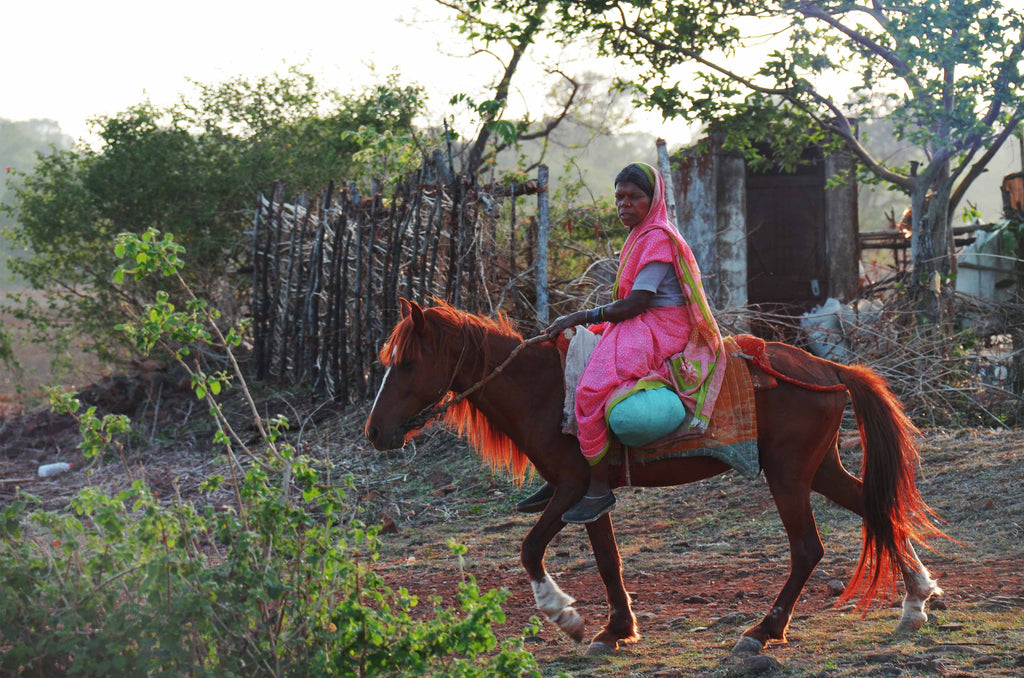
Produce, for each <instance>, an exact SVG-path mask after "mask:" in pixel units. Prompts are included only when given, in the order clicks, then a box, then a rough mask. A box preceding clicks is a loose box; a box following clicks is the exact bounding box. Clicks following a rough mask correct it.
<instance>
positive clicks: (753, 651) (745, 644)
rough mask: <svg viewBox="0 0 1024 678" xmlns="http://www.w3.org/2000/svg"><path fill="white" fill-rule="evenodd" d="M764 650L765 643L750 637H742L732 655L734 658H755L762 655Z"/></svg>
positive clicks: (733, 648) (734, 646)
mask: <svg viewBox="0 0 1024 678" xmlns="http://www.w3.org/2000/svg"><path fill="white" fill-rule="evenodd" d="M763 649H764V643H762V642H761V641H760V640H758V639H757V638H751V637H750V636H740V639H739V640H737V641H736V644H735V645H733V647H732V652H730V653H729V654H731V655H732V656H733V657H753V656H754V655H757V654H761V650H763Z"/></svg>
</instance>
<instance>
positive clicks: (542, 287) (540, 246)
mask: <svg viewBox="0 0 1024 678" xmlns="http://www.w3.org/2000/svg"><path fill="white" fill-rule="evenodd" d="M550 233H551V207H550V204H549V202H548V166H547V165H540V166H539V167H538V168H537V258H536V259H535V260H534V269H535V271H536V289H537V322H539V323H540V325H541V327H547V324H548V238H549V236H550Z"/></svg>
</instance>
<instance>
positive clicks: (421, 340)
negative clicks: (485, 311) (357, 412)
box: [364, 299, 452, 450]
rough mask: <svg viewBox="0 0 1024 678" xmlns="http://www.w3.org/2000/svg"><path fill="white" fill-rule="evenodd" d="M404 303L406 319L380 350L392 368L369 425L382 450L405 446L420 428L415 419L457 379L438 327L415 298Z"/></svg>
mask: <svg viewBox="0 0 1024 678" xmlns="http://www.w3.org/2000/svg"><path fill="white" fill-rule="evenodd" d="M401 304H402V319H401V320H400V321H399V322H398V324H397V325H395V328H394V329H393V330H392V331H391V336H390V337H389V338H388V340H387V341H386V342H385V343H384V347H383V348H382V349H381V351H380V360H381V362H382V363H383V364H384V366H385V367H386V368H387V372H385V374H384V379H383V381H382V382H381V385H380V391H378V392H377V397H376V399H375V400H374V401H373V409H372V410H370V416H369V417H368V418H367V420H366V427H365V429H364V431H365V433H366V437H367V438H369V440H370V442H371V443H373V446H374V447H375V448H377V449H378V450H392V449H395V448H398V447H402V445H404V444H405V442H406V440H408V438H410V437H412V435H413V434H415V432H416V426H414V425H410V424H409V421H410V419H411V418H413V417H414V416H415V415H416V414H418V413H419V412H420V411H422V410H423V409H424V408H426V407H429V406H430V405H433V404H434V403H437V402H438V401H439V400H441V399H442V398H443V397H444V395H445V394H446V393H447V392H448V391H449V390H450V388H451V385H452V384H451V381H452V367H451V366H450V365H449V361H448V360H447V359H446V358H445V356H444V355H443V353H444V344H445V342H444V341H443V339H441V338H440V337H439V336H438V334H439V333H438V331H437V328H434V327H432V326H431V323H429V322H428V319H427V317H426V315H425V314H424V312H423V309H421V308H420V307H419V306H418V305H417V304H416V303H415V302H413V301H407V300H405V299H402V300H401Z"/></svg>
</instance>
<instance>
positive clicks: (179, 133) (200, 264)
mask: <svg viewBox="0 0 1024 678" xmlns="http://www.w3.org/2000/svg"><path fill="white" fill-rule="evenodd" d="M196 89H197V95H196V96H195V97H194V98H192V99H184V100H182V101H181V102H180V103H179V104H177V105H175V106H171V107H168V108H158V107H155V106H153V105H151V104H149V103H141V104H138V105H136V106H133V107H131V108H129V109H127V110H125V111H123V112H121V113H118V114H116V115H114V116H111V117H107V118H101V119H99V120H97V121H95V122H94V124H95V125H96V127H97V128H98V131H99V136H100V138H101V144H100V147H99V148H98V149H93V148H89V147H81V146H76V147H72V148H70V149H65V150H61V151H58V152H56V153H53V154H52V155H49V156H47V157H44V158H41V159H40V160H39V162H38V164H37V165H36V167H35V169H34V171H33V172H32V173H31V174H24V175H22V176H21V179H22V180H23V181H22V182H21V183H20V184H19V185H16V186H15V188H14V201H13V202H14V204H13V205H11V206H9V207H7V208H6V210H7V212H8V213H9V215H10V216H11V217H12V219H13V221H14V222H15V225H14V226H13V227H12V228H11V229H9V230H10V233H11V235H12V236H13V237H14V238H15V239H16V241H17V242H18V243H19V244H20V245H22V246H24V247H26V248H27V249H28V251H29V253H30V254H29V256H27V257H26V258H24V259H21V260H17V261H14V262H12V267H13V269H14V270H15V272H16V273H18V274H20V275H21V276H22V277H23V278H24V279H25V280H26V281H28V283H29V284H30V285H31V286H32V287H34V288H35V289H39V290H45V291H46V292H47V297H48V300H49V306H50V308H49V309H48V312H47V310H45V309H39V308H36V307H32V306H30V307H29V308H28V309H27V310H25V309H23V310H22V313H23V314H28V315H32V316H34V317H35V318H36V319H38V320H39V321H40V324H39V326H41V327H43V328H45V329H46V330H57V331H60V330H63V331H65V332H70V333H72V334H75V335H77V336H89V337H91V338H92V340H91V348H92V349H93V350H95V351H96V352H97V353H98V354H99V355H100V356H101V357H102V358H111V357H114V354H115V352H116V351H114V350H113V349H115V348H116V347H117V344H116V343H112V342H111V340H114V339H116V337H117V335H116V334H112V333H111V332H110V331H109V327H110V324H111V323H110V318H111V317H117V315H118V314H119V313H120V311H121V308H122V306H123V305H128V306H130V307H133V308H136V309H137V308H138V307H139V304H140V299H142V298H146V295H147V294H148V293H149V292H150V291H148V290H146V289H143V288H141V287H140V289H138V290H135V289H132V288H119V287H116V286H114V285H113V284H112V282H111V280H110V271H111V270H113V267H114V262H113V259H112V254H111V250H110V243H111V242H112V241H113V238H114V237H115V235H116V234H118V233H122V232H129V233H144V232H145V231H146V230H147V229H149V228H151V227H152V228H158V229H160V230H162V231H164V232H167V233H171V234H173V236H174V237H175V239H176V241H177V242H179V243H181V244H183V245H184V246H185V247H186V248H187V249H188V251H189V255H190V256H189V266H188V268H187V269H186V270H185V271H184V272H183V276H184V277H185V279H186V280H187V281H188V283H189V285H191V286H192V287H193V288H194V289H196V290H197V291H198V292H199V294H200V295H201V296H203V297H204V298H211V299H219V300H222V301H226V300H225V298H224V292H225V291H226V290H230V289H232V286H231V285H230V284H228V285H226V286H225V283H230V282H231V281H232V275H234V273H235V271H237V270H238V268H239V264H240V263H241V259H242V257H243V256H244V255H245V254H246V253H247V252H248V249H249V248H248V236H246V234H245V232H246V230H247V229H248V228H251V223H252V219H251V216H247V215H251V210H252V206H253V204H254V200H255V196H256V193H257V191H258V189H259V188H260V187H269V186H271V185H272V184H273V183H274V182H275V181H283V182H285V183H286V184H287V185H288V186H289V187H290V188H292V189H293V190H296V191H300V190H319V189H320V188H321V187H323V186H326V185H327V183H328V182H329V181H331V180H336V179H342V178H345V179H356V178H357V177H358V175H359V174H360V172H361V171H362V169H363V166H362V164H361V163H360V161H359V159H358V155H359V153H360V152H362V151H364V150H365V148H366V147H367V145H368V144H369V143H370V142H371V141H375V140H377V139H378V138H379V137H381V136H382V135H386V134H392V135H395V136H401V137H402V138H403V139H406V141H407V142H408V143H410V144H411V143H412V142H411V141H408V139H407V137H410V135H411V134H412V133H413V132H412V127H411V123H412V119H413V117H414V116H415V114H416V113H417V112H418V111H419V110H420V107H421V106H422V102H423V97H422V91H421V90H420V89H419V88H417V87H403V86H399V85H398V84H397V82H395V81H394V80H390V81H388V82H386V83H384V84H382V85H379V86H377V87H372V88H369V89H368V90H366V91H365V92H362V93H357V94H349V95H342V94H340V93H337V92H333V91H324V90H322V89H320V88H319V87H318V86H317V84H316V82H315V81H314V79H313V78H312V77H311V76H308V75H305V74H303V73H301V72H299V71H297V70H294V69H293V70H291V71H289V72H288V73H286V74H283V75H275V76H271V77H265V78H259V79H256V80H254V81H247V80H242V79H237V80H232V81H229V82H226V83H221V84H217V85H202V84H198V85H197V86H196ZM392 169H394V170H395V171H399V172H400V171H401V170H402V168H401V167H393V168H392ZM374 176H375V178H377V179H378V180H380V179H381V178H382V176H381V175H380V173H379V172H377V173H375V175H374ZM383 178H386V176H385V177H383ZM55 317H56V318H58V319H57V320H54V318H55Z"/></svg>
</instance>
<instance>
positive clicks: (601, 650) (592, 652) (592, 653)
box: [584, 640, 615, 657]
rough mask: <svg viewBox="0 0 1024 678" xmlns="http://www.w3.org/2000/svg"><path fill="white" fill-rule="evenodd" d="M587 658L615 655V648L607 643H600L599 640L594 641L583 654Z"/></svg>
mask: <svg viewBox="0 0 1024 678" xmlns="http://www.w3.org/2000/svg"><path fill="white" fill-rule="evenodd" d="M584 654H585V656H587V657H603V656H604V655H606V654H615V648H614V647H612V646H611V645H609V644H608V643H602V642H601V641H600V640H595V641H594V642H592V643H591V644H590V647H588V648H587V651H586V652H585V653H584Z"/></svg>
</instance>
